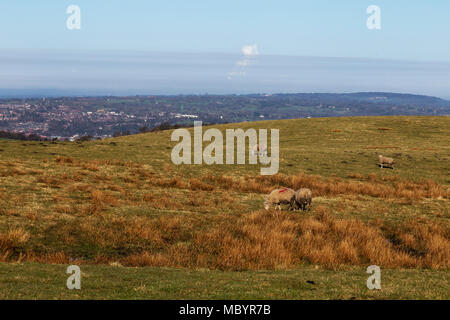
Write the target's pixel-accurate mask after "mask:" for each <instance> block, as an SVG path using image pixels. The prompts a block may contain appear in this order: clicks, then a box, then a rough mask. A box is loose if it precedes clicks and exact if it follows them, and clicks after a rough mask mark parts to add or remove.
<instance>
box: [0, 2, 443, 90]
mask: <svg viewBox="0 0 450 320" xmlns="http://www.w3.org/2000/svg"><path fill="white" fill-rule="evenodd" d="M69 5H78V6H79V7H80V9H81V30H68V29H67V27H66V20H67V18H68V17H69V15H68V14H67V13H66V9H67V7H68V6H69ZM369 5H378V6H379V7H380V9H381V30H369V29H368V28H367V27H366V21H367V18H368V16H369V15H368V14H367V13H366V9H367V7H368V6H369ZM0 39H1V41H0V89H6V90H8V89H11V90H12V89H18V90H21V89H26V90H34V89H42V90H44V89H46V90H47V89H49V90H63V91H64V92H71V90H72V91H73V92H77V93H80V92H81V93H82V92H86V93H89V94H95V93H98V94H105V93H111V94H136V93H139V94H145V93H148V94H166V93H168V94H176V93H258V92H356V91H393V92H404V93H417V94H428V95H436V96H440V97H444V98H450V1H449V0H432V1H424V0H370V1H366V0H339V1H338V0H314V1H312V0H311V1H302V0H278V1H275V0H273V1H267V0H266V1H264V0H258V1H255V0H226V1H225V0H223V1H217V0H190V1H187V0H165V1H156V0H130V1H125V0H120V1H119V0H71V1H66V0H58V1H55V0H39V1H26V0H2V1H1V2H0ZM246 45H252V46H254V47H255V48H256V49H255V52H257V53H258V54H256V55H254V56H245V55H244V54H243V50H242V48H243V46H246Z"/></svg>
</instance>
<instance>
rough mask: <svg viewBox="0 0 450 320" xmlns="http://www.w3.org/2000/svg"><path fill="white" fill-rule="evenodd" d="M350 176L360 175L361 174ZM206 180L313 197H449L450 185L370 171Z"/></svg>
mask: <svg viewBox="0 0 450 320" xmlns="http://www.w3.org/2000/svg"><path fill="white" fill-rule="evenodd" d="M353 177H358V178H362V176H361V175H356V176H355V175H353ZM205 180H207V181H211V182H213V183H214V184H216V185H219V186H220V187H221V188H224V189H233V190H239V191H242V192H256V193H269V192H270V191H271V190H273V189H275V188H279V187H289V188H292V189H295V190H297V189H299V188H301V187H307V188H310V189H311V190H313V195H314V196H337V195H366V196H371V197H377V198H400V199H402V198H404V199H410V200H421V199H425V198H433V199H436V198H449V197H450V190H449V188H447V187H445V186H443V185H440V184H438V183H436V182H434V181H432V180H426V181H419V182H415V181H406V180H403V181H395V180H397V179H396V178H393V179H384V181H383V179H381V178H378V177H377V175H376V174H374V173H371V174H369V175H368V177H367V181H363V182H356V181H345V180H343V179H341V178H337V177H334V178H323V177H321V176H316V175H306V174H298V175H291V176H287V175H282V174H277V175H273V176H258V177H245V179H233V178H230V177H216V176H213V175H209V176H206V177H205ZM386 180H393V181H391V182H393V184H387V183H385V182H387V181H386Z"/></svg>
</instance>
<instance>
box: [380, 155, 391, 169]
mask: <svg viewBox="0 0 450 320" xmlns="http://www.w3.org/2000/svg"><path fill="white" fill-rule="evenodd" d="M378 160H379V161H380V169H381V168H384V167H383V166H385V167H386V166H387V167H390V168H392V169H394V159H392V158H388V157H383V156H382V155H379V156H378Z"/></svg>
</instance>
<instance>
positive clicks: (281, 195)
mask: <svg viewBox="0 0 450 320" xmlns="http://www.w3.org/2000/svg"><path fill="white" fill-rule="evenodd" d="M294 193H295V191H294V190H292V189H289V188H282V189H276V190H273V191H272V192H271V193H270V194H269V195H268V196H267V197H266V201H264V209H266V210H269V208H270V206H271V205H274V206H275V210H276V209H277V206H278V208H279V209H280V210H281V205H282V204H291V199H292V197H293V196H294Z"/></svg>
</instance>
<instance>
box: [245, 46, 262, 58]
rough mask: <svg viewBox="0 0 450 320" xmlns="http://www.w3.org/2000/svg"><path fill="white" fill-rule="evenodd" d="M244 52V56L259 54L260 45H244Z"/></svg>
mask: <svg viewBox="0 0 450 320" xmlns="http://www.w3.org/2000/svg"><path fill="white" fill-rule="evenodd" d="M242 53H243V54H244V56H257V55H259V51H258V46H257V45H256V44H253V45H246V46H243V47H242Z"/></svg>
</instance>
